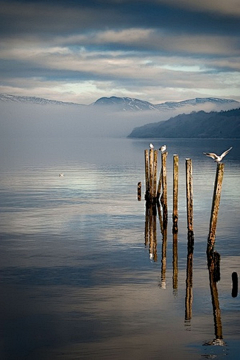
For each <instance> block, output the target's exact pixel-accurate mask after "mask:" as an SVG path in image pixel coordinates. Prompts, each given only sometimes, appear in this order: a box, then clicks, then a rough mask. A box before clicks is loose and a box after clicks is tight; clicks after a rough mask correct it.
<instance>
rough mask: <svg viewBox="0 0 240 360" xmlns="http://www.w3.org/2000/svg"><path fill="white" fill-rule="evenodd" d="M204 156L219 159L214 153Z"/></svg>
mask: <svg viewBox="0 0 240 360" xmlns="http://www.w3.org/2000/svg"><path fill="white" fill-rule="evenodd" d="M203 154H204V155H206V156H209V157H211V158H212V159H217V158H218V156H217V155H216V154H214V153H203Z"/></svg>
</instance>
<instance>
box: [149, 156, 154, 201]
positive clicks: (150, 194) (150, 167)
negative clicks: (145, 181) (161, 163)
mask: <svg viewBox="0 0 240 360" xmlns="http://www.w3.org/2000/svg"><path fill="white" fill-rule="evenodd" d="M153 155H154V150H153V149H150V150H149V196H150V202H152V199H153Z"/></svg>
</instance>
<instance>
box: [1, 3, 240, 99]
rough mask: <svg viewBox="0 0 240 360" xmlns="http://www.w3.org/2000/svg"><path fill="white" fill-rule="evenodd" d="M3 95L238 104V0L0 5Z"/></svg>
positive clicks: (239, 6) (239, 32) (239, 62)
mask: <svg viewBox="0 0 240 360" xmlns="http://www.w3.org/2000/svg"><path fill="white" fill-rule="evenodd" d="M0 93H7V94H12V95H18V96H37V97H43V98H47V99H52V100H59V101H67V102H76V103H80V104H86V105H89V104H90V103H92V102H94V101H96V100H97V99H98V98H100V97H103V96H106V97H109V96H126V97H133V98H138V99H141V100H146V101H150V102H151V103H153V104H158V103H162V102H165V101H181V100H186V99H191V98H195V97H221V98H231V99H235V100H238V101H239V100H240V0H228V1H226V0H211V1H209V0H201V1H199V0H101V1H98V0H79V1H77V0H66V1H65V0H46V1H44V0H25V1H21V0H19V1H16V0H15V1H12V0H5V1H2V0H0Z"/></svg>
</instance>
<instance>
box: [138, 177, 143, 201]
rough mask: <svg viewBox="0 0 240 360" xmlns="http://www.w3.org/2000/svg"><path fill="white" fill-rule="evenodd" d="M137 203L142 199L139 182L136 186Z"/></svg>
mask: <svg viewBox="0 0 240 360" xmlns="http://www.w3.org/2000/svg"><path fill="white" fill-rule="evenodd" d="M137 195H138V201H141V199H142V183H141V182H140V181H139V182H138V186H137Z"/></svg>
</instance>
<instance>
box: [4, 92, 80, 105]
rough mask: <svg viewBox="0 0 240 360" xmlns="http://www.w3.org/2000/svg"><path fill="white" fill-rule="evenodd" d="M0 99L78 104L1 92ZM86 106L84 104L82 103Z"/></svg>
mask: <svg viewBox="0 0 240 360" xmlns="http://www.w3.org/2000/svg"><path fill="white" fill-rule="evenodd" d="M0 101H1V102H15V103H28V104H39V105H75V106H76V105H78V106H80V105H81V104H76V103H72V102H64V101H57V100H48V99H44V98H39V97H35V96H15V95H9V94H0ZM82 106H84V105H82Z"/></svg>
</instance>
